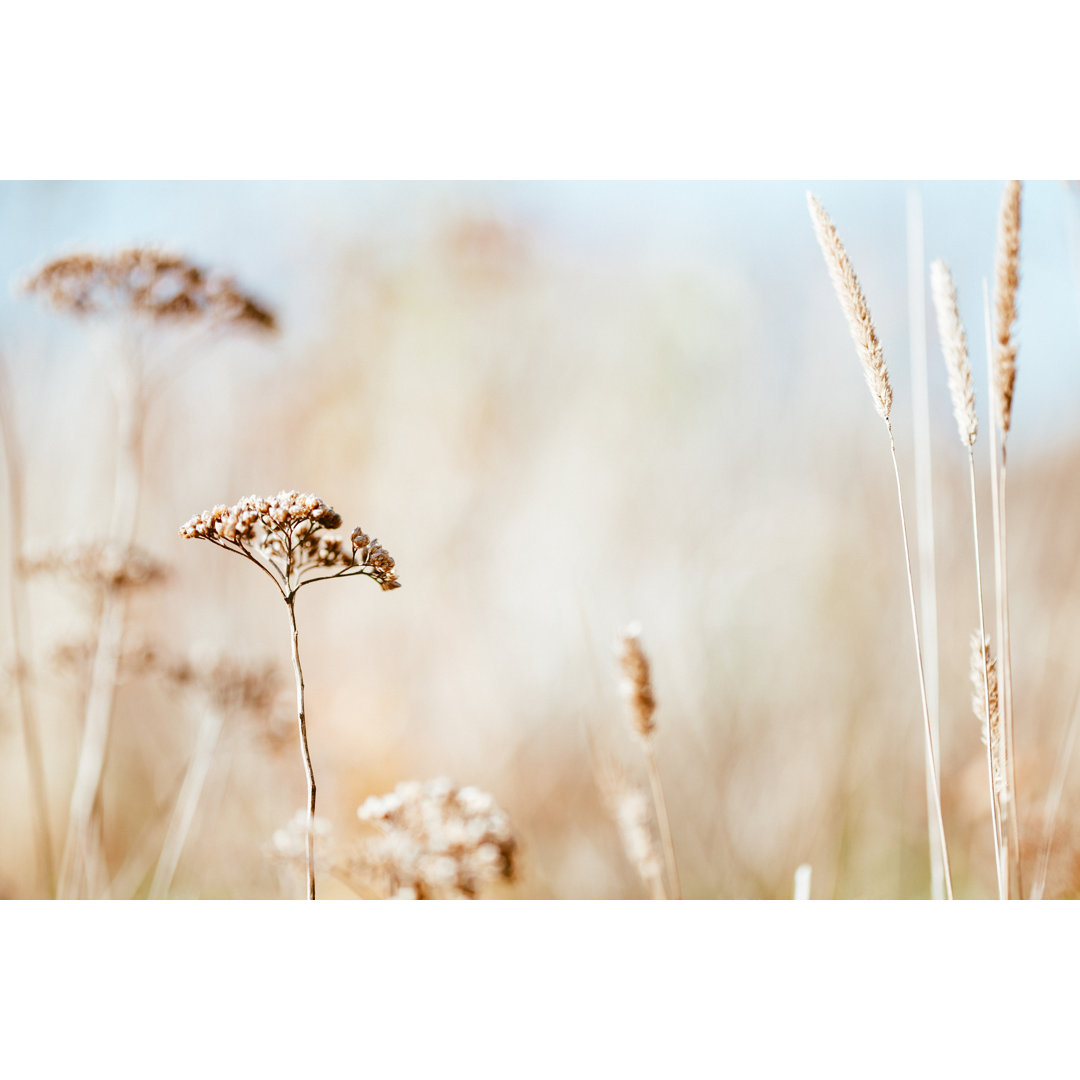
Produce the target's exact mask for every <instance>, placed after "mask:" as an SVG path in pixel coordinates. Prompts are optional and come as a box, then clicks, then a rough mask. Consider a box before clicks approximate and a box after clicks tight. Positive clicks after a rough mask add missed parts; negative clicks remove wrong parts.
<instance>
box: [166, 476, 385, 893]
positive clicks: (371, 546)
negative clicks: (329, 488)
mask: <svg viewBox="0 0 1080 1080" xmlns="http://www.w3.org/2000/svg"><path fill="white" fill-rule="evenodd" d="M340 526H341V515H340V514H339V513H338V512H337V511H336V510H335V509H334V508H333V507H332V506H329V505H328V504H327V503H325V502H323V500H322V499H320V498H319V497H318V496H316V495H308V494H303V493H301V492H299V491H279V492H278V494H277V495H275V496H274V497H273V498H260V497H258V496H256V495H251V496H249V497H248V498H246V499H241V500H240V502H238V503H237V504H236V505H235V506H215V507H214V508H213V510H207V511H206V512H205V513H203V514H199V515H197V516H196V517H193V518H192V519H191V520H190V521H188V522H187V523H186V524H185V525H183V526H181V528H180V535H181V536H182V537H184V538H185V539H189V540H209V541H210V542H211V543H212V544H217V546H218V547H222V548H224V549H225V550H226V551H234V552H236V553H237V554H239V555H243V556H244V557H245V558H246V559H249V560H250V561H251V562H253V563H255V565H256V566H258V567H259V568H260V569H261V570H262V571H263V572H264V573H265V574H266V575H267V576H268V577H269V578H270V579H271V580H272V581H273V582H274V584H275V585H276V586H277V589H278V592H280V593H281V596H282V599H283V600H284V601H285V605H286V607H287V608H288V610H289V623H290V626H291V628H292V661H293V673H294V675H295V677H296V712H297V721H298V724H299V729H300V751H301V754H302V755H303V759H304V772H305V774H306V776H307V786H308V816H307V828H308V834H307V864H308V899H309V900H314V899H315V860H314V854H313V852H314V828H315V773H314V770H313V769H312V765H311V753H310V751H309V749H308V738H307V718H306V714H305V712H304V673H303V670H302V668H301V666H300V632H299V629H298V628H297V624H296V594H297V593H298V592H299V590H300V589H301V588H302V587H303V586H304V585H310V584H311V583H312V582H315V581H329V580H331V579H333V578H346V577H370V578H371V579H372V580H373V581H376V582H377V583H378V584H379V586H380V587H381V588H382V589H384V590H389V589H396V588H398V587H399V586H400V584H401V583H400V582H399V581H398V580H397V574H396V573H395V572H394V560H393V558H391V556H390V553H389V552H388V551H387V550H386V549H385V548H383V547H382V546H381V545H380V544H379V543H378V542H376V541H373V540H369V538H368V536H367V535H366V534H365V533H364V531H363V530H362V529H360V528H357V529H354V530H353V532H352V535H351V537H350V539H349V542H348V544H346V542H345V540H344V539H343V538H342V537H341V536H340V535H336V534H334V533H333V532H332V531H328V530H334V529H338V528H340Z"/></svg>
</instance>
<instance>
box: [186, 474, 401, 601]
mask: <svg viewBox="0 0 1080 1080" xmlns="http://www.w3.org/2000/svg"><path fill="white" fill-rule="evenodd" d="M340 526H341V515H340V514H339V513H337V511H336V510H334V508H333V507H332V506H329V505H327V504H326V503H325V502H323V500H322V499H320V498H318V496H316V495H310V494H305V493H302V492H299V491H279V492H278V494H277V495H275V496H273V497H272V498H260V497H258V496H255V495H250V496H248V498H246V499H241V500H240V501H239V502H238V503H236V504H235V505H234V506H224V505H221V506H215V507H214V508H213V509H212V510H207V511H204V512H203V513H202V514H198V515H197V516H195V517H193V518H192V519H191V520H190V521H188V522H187V523H186V524H184V525H183V526H181V528H180V535H181V536H182V537H184V538H185V539H188V540H209V541H210V542H211V543H214V544H217V545H218V546H219V547H223V548H225V549H226V550H227V551H235V552H237V553H238V554H241V555H244V556H246V557H247V558H249V559H251V560H252V561H253V562H256V563H258V564H259V565H260V566H261V567H262V568H263V569H264V570H266V572H267V573H269V574H270V576H271V577H272V578H273V579H274V581H275V582H276V583H277V585H278V588H279V589H280V590H281V593H282V595H283V596H285V597H286V598H288V597H290V596H292V595H293V594H294V593H295V592H296V590H297V589H298V588H300V586H301V585H307V584H309V583H310V582H312V581H325V580H327V579H329V578H341V577H358V576H365V577H370V578H372V580H374V581H376V582H377V583H378V584H379V585H380V587H381V588H383V589H384V590H388V589H396V588H399V587H400V585H401V582H400V581H398V579H397V574H396V572H395V571H394V560H393V558H392V557H391V555H390V552H388V551H387V550H386V549H385V548H384V547H382V545H381V544H379V542H378V541H376V540H371V539H370V538H369V537H368V536H367V534H366V533H365V532H364V530H363V529H361V528H359V527H357V528H355V529H353V531H352V535H351V536H350V537H349V538H348V539H346V538H345V537H343V536H342V535H340V534H338V533H334V532H332V531H329V532H328V531H327V530H334V529H337V528H339V527H340Z"/></svg>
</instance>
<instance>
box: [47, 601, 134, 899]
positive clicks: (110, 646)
mask: <svg viewBox="0 0 1080 1080" xmlns="http://www.w3.org/2000/svg"><path fill="white" fill-rule="evenodd" d="M126 606H127V599H126V597H125V595H124V594H123V593H122V592H119V591H117V590H110V591H109V592H107V593H106V594H105V601H104V607H103V610H102V615H101V622H100V624H99V632H98V645H97V651H96V652H95V655H94V665H93V669H92V671H91V674H90V692H89V694H88V695H87V700H86V723H85V726H84V728H83V738H82V745H81V747H80V749H79V763H78V766H77V767H76V772H75V785H74V788H73V789H72V793H71V805H70V809H69V813H68V829H67V838H66V839H65V841H64V853H63V857H62V859H61V861H60V884H59V886H58V889H57V895H58V896H59V897H60V898H61V899H63V900H70V899H75V898H77V897H78V896H79V894H80V892H81V889H82V886H83V883H84V882H85V881H87V879H88V878H90V877H91V876H93V875H92V873H91V871H90V869H89V867H88V865H87V861H88V859H89V858H92V857H93V855H91V854H90V852H91V850H92V849H93V850H96V845H94V844H93V837H92V833H93V814H94V804H95V803H96V802H97V797H98V792H99V791H100V790H101V778H102V774H103V772H104V769H105V757H106V754H107V751H108V743H109V721H110V718H111V715H112V705H113V691H114V689H115V686H116V672H117V668H118V667H119V663H120V649H121V645H122V641H123V634H124V614H125V608H126Z"/></svg>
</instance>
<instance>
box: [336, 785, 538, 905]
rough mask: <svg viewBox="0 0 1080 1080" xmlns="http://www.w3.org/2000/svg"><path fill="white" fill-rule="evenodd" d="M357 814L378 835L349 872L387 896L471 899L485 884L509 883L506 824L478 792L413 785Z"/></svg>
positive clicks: (510, 838)
mask: <svg viewBox="0 0 1080 1080" xmlns="http://www.w3.org/2000/svg"><path fill="white" fill-rule="evenodd" d="M357 814H358V816H359V817H360V820H361V821H367V822H371V823H372V824H375V825H377V826H378V827H379V829H380V833H379V835H377V836H373V837H370V838H369V839H367V840H366V841H365V842H364V843H363V844H362V846H361V847H360V849H359V851H358V853H357V855H356V857H355V859H354V860H353V862H352V864H351V865H350V870H351V871H352V872H354V873H355V874H356V875H357V876H359V877H361V878H363V879H364V880H366V881H369V882H371V883H372V884H373V885H374V886H375V887H376V888H378V889H380V891H382V892H383V893H384V894H386V895H389V896H390V897H393V898H399V899H413V900H424V899H430V898H433V897H440V896H441V897H451V898H458V899H467V900H471V899H475V898H476V897H477V896H478V895H479V893H480V891H481V889H482V888H483V886H484V885H485V884H488V883H491V882H495V881H499V880H502V881H512V880H513V878H514V873H515V862H514V859H515V854H516V851H517V841H516V840H515V838H514V834H513V831H512V830H511V828H510V819H509V818H508V817H507V816H506V812H505V811H504V810H502V809H500V808H499V806H498V805H497V804H496V802H495V800H494V798H492V796H491V795H489V794H488V793H487V792H486V791H480V790H479V788H475V787H462V788H459V787H456V786H455V785H454V784H453V783H451V781H449V780H447V779H445V778H440V779H437V780H428V781H427V782H426V783H420V782H419V781H416V780H412V781H408V782H407V783H403V784H398V786H397V787H396V788H395V789H394V790H393V791H392V792H391V793H390V794H389V795H383V796H381V797H376V796H372V797H371V798H369V799H368V800H367V801H366V802H365V803H364V805H363V806H361V807H360V809H359V810H358V811H357Z"/></svg>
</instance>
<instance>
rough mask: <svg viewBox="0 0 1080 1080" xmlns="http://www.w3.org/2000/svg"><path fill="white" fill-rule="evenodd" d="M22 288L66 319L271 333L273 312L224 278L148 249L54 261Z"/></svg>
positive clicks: (229, 278) (165, 253)
mask: <svg viewBox="0 0 1080 1080" xmlns="http://www.w3.org/2000/svg"><path fill="white" fill-rule="evenodd" d="M23 288H24V291H26V292H28V293H35V294H38V295H41V296H44V297H45V299H46V300H48V302H49V303H50V304H52V306H53V307H54V308H56V309H57V310H58V311H65V312H68V313H69V314H72V315H99V314H103V313H107V312H114V311H126V312H130V313H132V314H135V315H140V316H145V317H147V318H149V319H151V320H154V321H159V322H168V323H182V322H189V323H190V322H202V323H207V324H210V325H215V326H233V327H241V326H243V327H247V328H249V329H254V330H262V331H274V330H276V329H277V321H276V320H275V318H274V316H273V313H272V312H270V311H269V310H268V309H266V308H265V307H263V306H262V305H260V304H259V303H257V302H256V301H255V300H254V299H252V297H250V296H247V295H245V294H244V293H242V292H241V291H240V290H239V288H238V287H237V284H236V282H235V281H234V280H233V279H232V278H231V277H229V276H228V275H226V274H223V273H221V272H220V271H216V270H211V271H207V270H203V269H201V268H200V267H198V266H196V265H194V264H193V263H191V262H189V261H188V260H187V259H185V258H183V257H182V256H179V255H171V254H168V253H167V252H163V251H155V250H154V249H152V248H129V249H127V250H124V251H118V252H116V253H115V254H113V255H93V254H79V255H67V256H65V257H64V258H61V259H54V260H53V261H52V262H50V263H48V264H47V265H46V266H44V267H42V269H41V270H39V271H38V272H37V273H36V274H35V275H34V276H33V277H32V278H30V279H29V281H27V282H26V283H25V285H24V286H23Z"/></svg>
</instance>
